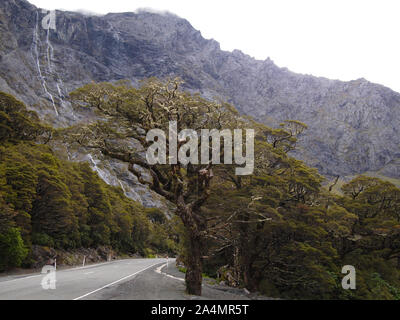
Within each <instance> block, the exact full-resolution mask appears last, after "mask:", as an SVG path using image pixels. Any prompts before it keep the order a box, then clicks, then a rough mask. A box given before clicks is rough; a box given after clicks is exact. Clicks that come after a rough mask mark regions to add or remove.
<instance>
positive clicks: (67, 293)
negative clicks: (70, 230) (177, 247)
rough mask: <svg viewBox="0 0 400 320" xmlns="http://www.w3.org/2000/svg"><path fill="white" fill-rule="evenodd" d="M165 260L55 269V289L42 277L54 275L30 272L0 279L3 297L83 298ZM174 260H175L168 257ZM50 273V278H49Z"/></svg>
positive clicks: (35, 298) (0, 292) (94, 295)
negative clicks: (44, 281)
mask: <svg viewBox="0 0 400 320" xmlns="http://www.w3.org/2000/svg"><path fill="white" fill-rule="evenodd" d="M166 261H167V260H166V259H126V260H118V261H112V262H106V263H101V264H97V265H91V266H86V267H78V268H72V269H66V270H57V271H56V272H55V280H56V281H55V282H46V283H45V287H46V285H47V287H51V286H52V284H55V289H51V288H48V289H44V288H43V286H42V282H43V278H44V277H46V276H47V277H48V279H50V278H51V276H53V274H51V276H50V274H33V275H32V274H31V275H26V276H18V277H17V278H10V277H3V278H0V300H84V299H91V298H94V297H96V296H98V295H99V294H102V293H103V291H107V289H110V288H113V287H116V286H118V285H120V284H122V283H124V282H127V281H129V280H132V279H133V278H134V277H136V276H137V275H139V274H140V273H141V272H143V271H146V270H150V269H156V268H157V266H160V265H162V264H165V263H166ZM169 262H171V263H173V259H169ZM49 276H50V278H49Z"/></svg>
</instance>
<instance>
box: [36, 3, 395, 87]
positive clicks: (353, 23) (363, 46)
mask: <svg viewBox="0 0 400 320" xmlns="http://www.w3.org/2000/svg"><path fill="white" fill-rule="evenodd" d="M28 1H29V2H31V3H32V4H34V5H36V6H37V7H40V8H45V9H60V10H61V9H63V10H70V11H76V10H84V11H89V12H93V13H98V14H105V13H108V12H128V11H135V10H136V9H138V8H151V9H155V10H160V11H169V12H172V13H175V14H177V15H178V16H180V17H182V18H185V19H187V20H188V21H189V22H190V23H191V24H192V26H193V27H194V28H196V29H197V30H200V31H201V33H202V35H203V37H205V38H206V39H215V40H217V41H218V42H219V43H220V45H221V49H223V50H228V51H232V50H234V49H239V50H241V51H242V52H244V53H246V54H248V55H250V56H252V57H255V58H256V59H260V60H264V59H266V58H268V57H269V58H270V59H272V60H273V61H274V62H275V63H276V64H277V65H278V66H279V67H287V68H288V69H290V70H292V71H294V72H298V73H304V74H312V75H315V76H323V77H327V78H331V79H339V80H355V79H358V78H365V79H367V80H369V81H372V82H376V83H380V84H383V85H385V86H387V87H390V88H391V89H393V90H395V91H398V92H400V41H399V40H400V39H399V31H400V18H399V14H400V1H399V0H247V1H244V0H241V1H237V0H28Z"/></svg>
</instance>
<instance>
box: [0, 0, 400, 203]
mask: <svg viewBox="0 0 400 320" xmlns="http://www.w3.org/2000/svg"><path fill="white" fill-rule="evenodd" d="M46 14H47V13H43V12H42V10H41V9H38V8H36V7H35V6H33V5H31V4H30V3H28V2H27V1H25V0H1V2H0V90H2V91H6V92H8V93H11V94H13V95H15V96H17V97H18V98H20V99H21V100H23V101H24V102H26V103H27V104H28V105H30V106H31V107H32V108H34V109H35V110H36V111H38V112H39V113H40V115H41V116H42V118H43V119H45V120H46V121H49V122H51V123H52V124H55V125H60V126H61V125H67V124H71V123H74V122H76V121H79V120H80V119H84V117H85V115H83V114H77V113H75V112H74V111H73V110H72V109H71V107H70V105H69V104H68V102H67V99H66V97H67V95H68V92H70V91H71V90H72V89H75V88H76V87H79V86H81V85H82V84H85V83H88V82H90V81H93V80H94V81H113V80H118V79H131V80H132V81H134V82H135V83H136V82H137V81H138V80H140V79H142V78H145V77H150V76H157V77H161V78H162V77H167V76H180V77H181V78H183V79H184V80H185V86H186V89H188V90H195V91H200V92H201V93H202V94H203V95H204V96H205V97H209V98H212V97H221V98H222V99H225V100H227V101H229V102H231V103H232V104H234V105H235V106H236V107H237V108H238V109H239V110H240V111H241V112H243V113H245V114H249V115H252V116H254V117H255V118H256V119H258V120H259V121H263V122H265V123H267V124H268V125H271V126H274V127H276V126H279V123H280V122H281V121H283V120H286V119H296V120H300V121H303V122H305V123H306V124H307V125H308V126H309V130H307V132H306V133H305V134H303V136H302V137H301V140H300V144H299V149H298V150H297V151H296V152H295V153H294V155H295V156H296V157H298V158H300V159H302V160H305V161H306V162H307V163H308V164H309V165H310V166H313V167H316V168H318V169H319V170H320V172H321V173H324V174H326V175H332V176H333V175H341V176H345V175H352V174H356V173H363V172H367V171H369V172H378V173H379V174H381V175H386V176H390V177H394V178H398V177H400V134H399V130H400V129H399V127H400V126H399V124H400V94H399V93H396V92H394V91H392V90H390V89H389V88H386V87H383V86H381V85H378V84H373V83H370V82H368V81H367V80H365V79H358V80H354V81H350V82H342V81H337V80H329V79H325V78H318V77H314V76H309V75H301V74H296V73H293V72H290V71H289V70H287V69H286V68H279V67H277V66H276V65H275V64H274V63H273V62H272V61H271V60H270V59H267V60H265V61H259V60H255V59H253V58H251V57H250V56H247V55H245V54H243V53H242V52H240V51H237V50H235V51H233V52H226V51H222V50H221V49H220V47H219V44H218V43H217V42H216V41H214V40H206V39H204V38H203V37H202V36H201V33H200V32H199V31H197V30H195V29H194V28H193V27H192V26H191V25H190V23H189V22H188V21H186V20H184V19H181V18H179V17H177V16H175V15H172V14H156V13H149V12H139V13H121V14H108V15H105V16H87V15H83V14H80V13H73V12H61V11H57V12H56V30H53V29H48V30H46V29H44V28H43V26H42V19H43V18H44V17H45V16H46ZM80 156H82V155H80ZM90 157H91V156H90ZM87 160H90V161H91V162H92V164H93V167H94V168H95V169H96V168H97V169H96V170H99V172H100V173H102V175H103V176H104V177H105V179H106V180H109V182H110V183H112V184H122V185H123V186H125V187H133V189H132V188H129V190H130V191H127V192H131V193H137V191H135V190H138V189H137V186H138V185H139V184H138V182H137V181H135V180H134V178H133V177H130V176H129V174H128V173H126V172H125V170H124V169H123V168H120V164H118V163H114V162H112V163H110V162H107V160H106V159H102V158H100V155H99V156H98V158H96V156H95V159H93V157H92V158H91V159H90V158H88V159H87ZM103 160H104V161H103ZM101 170H103V172H102V171H101ZM107 176H108V177H107ZM143 188H144V187H143ZM142 191H143V192H141V193H142V195H140V194H131V196H132V197H136V198H138V199H142V202H144V203H145V204H146V201H147V204H149V205H153V203H151V202H152V201H153V200H150V199H147V200H143V198H145V197H146V196H143V194H147V193H146V192H145V190H142ZM139 193H140V192H139ZM147 197H148V198H151V199H152V198H153V197H152V196H151V195H150V196H147Z"/></svg>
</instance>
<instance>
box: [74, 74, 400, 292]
mask: <svg viewBox="0 0 400 320" xmlns="http://www.w3.org/2000/svg"><path fill="white" fill-rule="evenodd" d="M179 85H180V82H179V81H178V80H169V81H167V82H159V81H158V80H156V79H150V80H148V81H147V82H144V83H143V84H142V86H141V87H140V88H139V89H136V88H133V87H132V86H130V85H129V84H127V83H125V82H121V83H117V84H114V85H112V84H109V83H100V84H95V83H92V84H90V85H87V86H85V87H83V88H81V89H79V90H77V91H76V92H74V93H72V95H71V96H72V100H73V102H74V103H75V104H76V106H78V107H80V108H91V109H94V110H96V111H97V112H98V113H99V114H100V115H101V116H102V117H103V118H106V119H107V120H106V121H104V120H102V121H100V122H97V123H92V124H89V125H87V126H86V127H81V126H79V127H76V128H72V129H71V130H72V131H71V132H72V133H73V137H74V139H76V140H75V142H77V143H79V144H84V145H90V146H91V147H94V148H98V149H99V150H101V151H102V152H103V153H104V154H106V155H108V156H110V157H115V158H117V159H120V160H123V161H126V162H128V163H129V164H130V169H131V171H132V173H134V174H137V175H138V178H139V179H140V173H138V172H137V171H136V170H134V166H133V165H134V164H141V165H143V166H144V167H145V168H147V169H148V170H149V171H150V173H151V175H152V178H153V179H152V181H151V182H149V186H150V188H152V189H153V190H154V191H156V192H158V193H159V194H161V195H163V196H165V197H166V198H167V199H169V200H170V201H172V202H173V203H175V204H176V206H177V215H178V216H179V217H180V218H181V220H182V222H183V226H184V236H183V237H181V238H182V239H183V240H184V241H182V242H181V244H182V251H181V258H182V260H183V261H184V263H185V264H186V267H187V272H186V285H187V290H188V292H189V293H196V294H200V293H201V287H200V286H199V283H201V272H203V271H205V272H207V273H208V274H210V275H213V276H219V277H220V278H222V279H224V280H225V281H227V282H228V283H230V284H231V285H235V286H243V287H246V288H248V289H250V290H259V291H261V292H262V293H264V294H266V295H269V296H274V297H283V298H297V299H308V298H319V299H329V298H330V299H338V298H342V299H353V298H360V299H371V298H377V299H398V298H400V296H399V293H400V291H399V289H400V279H399V276H400V273H399V261H400V250H399V249H400V241H399V240H400V238H399V236H400V233H399V232H400V223H399V219H400V217H399V206H400V190H399V189H398V188H397V187H396V186H394V185H393V184H391V183H389V182H384V181H381V180H379V179H376V178H370V177H366V176H360V177H357V178H355V179H354V180H352V181H350V182H348V183H347V184H345V185H344V186H343V187H342V193H341V194H340V195H338V194H335V193H333V192H332V189H333V186H334V184H332V185H327V186H323V182H324V178H323V177H322V176H320V175H319V174H318V172H317V171H316V170H315V169H311V168H309V167H307V166H306V165H305V164H304V163H302V162H301V161H298V160H296V159H293V158H292V157H290V156H289V155H288V153H289V152H290V151H292V150H294V149H295V148H296V142H297V138H298V136H299V135H301V134H302V133H303V132H304V130H306V129H307V126H306V125H304V124H303V123H301V122H298V121H293V120H288V121H285V122H284V123H282V124H281V127H280V128H277V129H272V128H269V127H266V126H264V125H261V124H259V123H257V122H256V121H254V120H253V119H251V118H248V117H243V116H240V115H239V114H238V113H237V112H236V110H235V109H234V107H233V106H230V105H229V104H226V103H220V102H210V101H205V100H204V99H202V98H200V97H199V96H198V95H190V94H188V93H183V92H181V91H179ZM110 120H111V121H110ZM170 120H175V121H177V123H178V131H179V130H181V129H183V128H196V130H198V129H199V128H217V129H219V130H222V129H225V128H228V129H232V128H248V127H251V128H254V129H255V131H256V146H255V159H256V163H255V172H254V174H253V175H250V176H237V175H235V173H234V169H233V166H232V165H210V164H209V165H203V166H202V165H192V164H188V165H186V166H185V165H180V164H176V165H152V166H149V165H146V163H145V162H144V161H143V158H141V157H140V154H137V153H135V152H132V151H131V150H128V151H126V150H123V149H120V150H116V149H115V148H114V146H113V147H112V148H111V147H110V145H109V144H108V143H107V139H111V138H113V137H124V138H128V137H134V138H136V139H138V140H139V141H141V142H142V143H143V145H144V146H148V145H149V143H148V141H146V140H145V139H144V137H145V136H144V134H143V132H146V131H147V130H149V129H151V128H159V129H162V130H164V132H165V131H168V129H167V125H168V121H170ZM139 129H141V130H139ZM143 129H144V130H143ZM99 132H102V133H103V134H102V135H100V137H99ZM77 137H78V138H77ZM223 147H224V143H222V141H221V151H222V150H223ZM223 154H224V153H223V152H221V157H223ZM221 160H222V159H221ZM222 162H223V161H221V163H222ZM336 182H337V180H336ZM344 265H353V266H355V268H356V271H357V290H343V288H342V286H341V280H342V277H343V276H344V275H343V274H341V269H342V267H343V266H344Z"/></svg>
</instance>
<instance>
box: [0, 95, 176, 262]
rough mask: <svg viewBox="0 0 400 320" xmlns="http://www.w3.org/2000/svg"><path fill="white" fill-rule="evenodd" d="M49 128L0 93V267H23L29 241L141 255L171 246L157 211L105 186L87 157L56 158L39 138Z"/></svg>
mask: <svg viewBox="0 0 400 320" xmlns="http://www.w3.org/2000/svg"><path fill="white" fill-rule="evenodd" d="M53 133H54V129H52V128H50V127H48V126H44V125H43V124H41V123H40V122H39V120H38V118H37V116H36V114H35V113H34V112H29V111H27V110H26V108H25V106H24V105H23V104H22V103H20V102H18V101H17V100H15V99H14V98H13V97H11V96H9V95H6V94H3V93H0V270H4V269H6V268H10V267H14V266H20V265H21V264H23V265H25V266H29V265H30V264H31V263H32V261H31V256H30V251H31V248H32V245H41V246H48V247H53V248H63V249H73V248H80V247H87V248H89V247H92V248H96V247H99V246H107V247H110V248H113V249H114V250H117V251H118V252H121V253H139V254H142V255H150V254H152V253H153V251H154V252H168V251H173V250H174V242H173V241H172V240H170V239H168V235H167V229H168V228H169V226H168V224H169V222H168V221H167V220H166V219H165V216H164V214H163V213H161V212H159V210H157V209H145V208H143V207H142V206H141V205H140V204H138V203H136V202H135V201H133V200H131V199H129V198H127V197H126V196H125V195H124V193H123V192H122V190H121V189H119V188H115V187H112V186H109V185H107V184H106V183H105V182H103V181H102V180H101V179H100V178H99V177H98V175H97V174H96V173H95V172H94V171H92V170H91V168H90V166H89V164H88V163H86V162H76V163H72V162H68V161H63V160H60V159H58V158H57V157H56V155H55V154H54V152H53V151H52V149H51V147H50V146H49V145H47V144H46V143H48V142H49V140H50V139H52V136H53Z"/></svg>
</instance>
